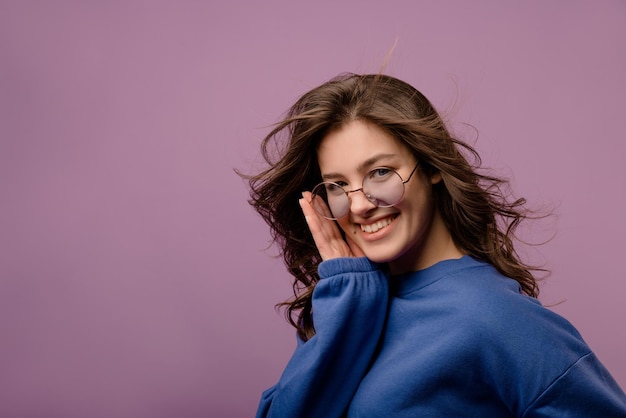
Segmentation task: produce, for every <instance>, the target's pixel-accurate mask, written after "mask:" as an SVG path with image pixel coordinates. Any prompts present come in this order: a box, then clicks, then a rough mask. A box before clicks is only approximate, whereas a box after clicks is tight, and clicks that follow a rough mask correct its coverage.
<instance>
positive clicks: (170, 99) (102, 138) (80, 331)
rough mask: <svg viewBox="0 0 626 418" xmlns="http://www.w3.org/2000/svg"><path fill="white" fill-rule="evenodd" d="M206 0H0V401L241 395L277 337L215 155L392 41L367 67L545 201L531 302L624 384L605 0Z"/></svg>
mask: <svg viewBox="0 0 626 418" xmlns="http://www.w3.org/2000/svg"><path fill="white" fill-rule="evenodd" d="M217 3H218V2H208V1H207V2H200V1H179V2H173V1H168V2H163V1H162V2H153V1H151V2H143V3H142V2H137V1H129V2H127V1H117V2H89V1H84V2H80V1H75V2H71V1H50V2H49V1H10V0H2V1H1V2H0V57H1V63H0V64H1V65H0V192H1V193H0V199H2V201H1V205H0V215H1V217H0V274H1V276H0V415H1V416H3V417H4V416H7V417H9V416H10V417H50V416H59V417H61V416H62V417H86V416H89V417H96V418H97V417H121V418H125V417H129V418H130V417H133V418H137V417H174V416H176V417H206V416H214V417H243V416H251V415H253V413H254V410H255V408H256V405H257V402H258V399H259V396H260V393H261V391H262V390H263V389H265V388H267V387H268V386H270V385H271V384H273V383H274V382H275V380H276V379H278V377H279V375H280V372H281V370H282V368H283V367H284V365H285V363H286V362H287V360H288V358H289V356H290V354H291V351H292V350H293V348H294V345H295V338H294V333H293V330H292V329H291V328H290V327H289V326H288V325H287V324H286V323H285V322H284V321H283V320H282V317H281V315H280V314H279V313H277V312H276V311H275V310H274V308H273V305H274V304H275V303H276V302H278V301H281V300H284V299H285V298H287V297H289V296H290V278H289V276H288V275H287V273H286V272H285V271H284V268H283V266H282V263H281V261H280V260H277V259H275V258H274V255H275V254H276V250H275V249H270V250H266V249H265V248H266V247H267V243H268V238H269V233H268V229H267V227H266V226H265V224H264V223H263V222H262V221H261V220H260V218H259V217H258V216H256V214H255V213H254V212H253V210H252V209H251V208H250V207H248V205H247V203H246V199H247V188H246V184H245V182H243V181H242V180H241V179H240V178H238V177H237V176H236V175H235V174H234V173H233V168H234V167H238V168H241V169H243V170H245V171H249V172H255V171H257V170H258V168H259V167H260V166H261V165H260V162H259V161H260V159H259V156H258V144H259V141H260V139H261V138H262V136H263V135H264V134H265V133H266V132H267V131H268V128H267V126H268V125H269V124H271V123H272V122H275V121H277V120H278V118H279V117H280V115H281V114H282V113H283V112H284V111H285V110H286V109H287V108H288V107H289V105H291V104H292V102H293V101H294V100H295V99H296V98H297V97H298V96H299V95H300V94H302V93H303V92H304V91H306V90H308V89H309V88H311V87H313V86H316V85H318V84H319V83H321V82H323V81H326V80H327V79H329V78H330V77H332V76H334V75H336V74H338V73H340V72H344V71H353V72H377V71H378V70H379V68H380V66H381V64H382V62H383V61H384V58H385V55H386V54H387V52H388V51H389V50H390V49H391V47H392V45H393V44H394V42H395V41H396V39H398V46H397V48H396V50H395V52H394V53H393V56H392V58H391V61H390V64H389V65H388V67H387V68H386V72H387V73H388V74H391V75H395V76H398V77H400V78H402V79H405V80H407V81H409V82H410V83H412V84H413V85H415V86H416V87H418V88H419V89H421V90H422V91H423V92H424V93H425V94H426V95H427V96H429V97H430V98H431V99H432V101H433V102H434V103H435V104H436V105H437V106H438V108H439V109H441V110H442V111H443V112H444V113H445V115H446V118H447V119H448V120H450V121H451V123H452V125H451V126H452V128H453V129H454V130H455V131H456V132H458V133H459V134H460V135H461V136H463V137H465V138H467V139H469V140H470V141H473V138H474V137H475V135H474V132H473V131H472V130H471V129H470V128H468V127H467V125H466V124H471V125H472V126H475V127H476V128H477V129H478V132H479V138H478V140H477V142H476V146H477V148H478V149H479V150H480V151H481V152H482V154H483V157H484V160H485V163H486V165H488V166H490V167H492V168H493V169H494V170H495V171H496V173H498V174H501V175H505V176H509V177H511V178H512V180H513V186H514V188H515V190H516V192H517V194H519V195H523V196H525V197H527V198H528V199H529V201H530V202H531V204H532V206H533V207H537V208H541V207H544V206H546V207H552V208H554V209H555V210H554V211H555V213H557V214H558V218H550V219H547V220H544V221H542V222H539V223H538V224H537V225H536V226H535V227H534V228H531V229H528V230H525V231H524V232H525V237H527V238H528V239H530V240H534V241H541V240H545V239H548V238H550V237H551V235H552V232H553V231H554V230H557V229H558V233H557V235H556V237H555V238H554V239H552V240H551V241H550V242H549V243H547V244H546V245H544V246H542V247H539V248H531V249H529V250H528V251H527V254H528V256H529V257H530V258H531V259H533V260H536V261H540V262H545V263H546V265H547V267H548V268H550V269H551V270H552V271H553V274H552V276H551V277H550V278H549V280H548V282H547V283H546V284H544V285H543V287H542V289H543V293H542V298H541V299H542V300H543V302H544V303H546V304H550V305H555V306H553V307H552V309H554V310H555V311H557V312H559V313H561V314H563V315H565V316H566V317H567V318H568V319H569V320H570V321H572V322H573V323H574V324H575V325H576V326H577V327H578V329H579V330H580V331H581V333H582V334H583V336H584V337H585V339H586V340H587V341H588V343H589V344H590V345H591V347H592V348H593V349H594V350H595V351H596V353H597V354H598V356H599V357H600V359H601V360H602V361H603V362H604V363H605V365H606V366H607V367H608V369H609V370H610V371H611V372H612V373H613V375H614V376H615V378H616V379H617V380H618V382H619V383H620V385H621V386H622V387H626V362H624V360H623V355H624V353H626V331H625V330H624V327H623V323H624V319H625V318H626V304H624V297H623V295H624V293H625V292H626V281H625V279H626V267H625V266H624V244H623V239H624V236H626V222H625V221H624V205H625V204H626V195H625V190H626V188H625V187H624V183H625V181H626V169H625V168H624V161H623V160H624V155H625V154H624V152H625V151H626V146H625V145H624V97H626V83H625V82H624V74H626V3H625V2H624V1H622V0H614V1H610V0H606V1H598V2H593V4H592V2H589V1H567V2H566V1H560V2H559V1H551V2H545V1H531V2H507V4H504V3H505V2H501V1H495V0H494V1H480V2H464V1H443V2H432V1H414V0H406V1H398V2H393V1H392V2H387V3H385V4H386V5H385V6H383V3H381V2H363V1H356V0H355V1H327V2H324V1H321V2H320V1H318V2H307V3H306V4H304V3H303V2H296V1H271V2H260V1H259V2H256V1H248V2H236V1H235V2H230V3H227V2H223V4H220V5H218V4H217ZM435 3H436V4H435ZM559 302H562V303H559ZM546 349H549V347H546Z"/></svg>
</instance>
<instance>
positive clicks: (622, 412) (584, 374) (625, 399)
mask: <svg viewBox="0 0 626 418" xmlns="http://www.w3.org/2000/svg"><path fill="white" fill-rule="evenodd" d="M523 416H524V417H528V418H530V417H533V418H539V417H546V418H547V417H556V416H559V417H580V418H584V417H626V395H624V392H623V391H622V390H621V389H620V387H619V386H618V384H617V382H615V380H614V379H613V377H612V376H611V375H610V374H609V372H608V371H607V370H606V368H604V366H603V365H602V363H600V361H599V360H598V359H597V357H596V356H595V355H594V354H593V353H588V354H586V355H584V356H583V357H581V358H580V359H579V360H578V361H577V362H576V363H574V364H573V365H572V366H571V367H570V368H569V369H568V370H567V371H566V372H565V373H563V375H561V376H559V378H558V379H556V380H555V381H554V382H553V383H552V384H551V385H550V386H549V387H548V388H547V389H546V390H545V391H544V392H543V393H542V394H541V396H539V397H538V398H537V400H535V402H533V404H532V405H530V407H529V408H528V410H527V411H526V412H525V413H524V415H523Z"/></svg>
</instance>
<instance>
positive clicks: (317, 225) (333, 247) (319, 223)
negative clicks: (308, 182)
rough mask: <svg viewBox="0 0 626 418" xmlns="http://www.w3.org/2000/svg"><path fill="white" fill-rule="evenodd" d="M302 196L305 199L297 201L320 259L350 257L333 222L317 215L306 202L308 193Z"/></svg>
mask: <svg viewBox="0 0 626 418" xmlns="http://www.w3.org/2000/svg"><path fill="white" fill-rule="evenodd" d="M303 196H305V197H303V198H302V199H300V200H299V203H300V207H301V208H302V212H303V213H304V217H305V219H306V222H307V225H308V226H309V230H310V231H311V235H312V236H313V241H314V242H315V245H316V246H317V249H318V251H319V253H320V255H321V257H322V259H323V260H328V259H331V258H338V257H351V256H352V251H351V250H350V247H349V246H348V244H347V243H346V242H345V241H344V239H343V237H342V236H341V233H340V232H339V228H338V227H337V225H336V224H335V222H334V221H331V220H329V219H325V218H324V217H323V216H321V215H319V214H318V213H317V211H316V210H315V209H314V208H313V207H312V206H311V203H310V201H309V200H308V198H310V193H304V194H303Z"/></svg>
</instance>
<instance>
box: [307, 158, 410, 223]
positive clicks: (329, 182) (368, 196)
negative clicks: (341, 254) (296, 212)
mask: <svg viewBox="0 0 626 418" xmlns="http://www.w3.org/2000/svg"><path fill="white" fill-rule="evenodd" d="M419 166H420V163H419V161H418V162H417V163H416V164H415V167H413V170H411V173H410V174H409V177H407V179H406V180H403V179H402V176H401V175H400V173H398V171H396V170H394V169H393V168H390V167H385V166H380V167H374V168H372V169H371V170H369V171H368V172H367V173H365V175H364V176H363V182H364V181H365V178H366V177H367V176H368V174H370V173H371V172H372V171H376V170H380V169H381V168H384V169H387V170H391V171H393V172H394V173H395V174H396V175H397V176H398V177H399V178H400V180H401V181H402V195H401V196H400V200H398V201H397V202H395V203H393V204H391V205H377V204H376V203H374V202H372V195H368V194H367V193H365V192H364V191H363V182H361V187H359V188H358V189H354V190H345V189H344V188H343V187H342V186H340V185H339V184H337V183H335V182H334V181H323V182H321V183H318V184H316V185H315V187H313V189H311V190H312V191H314V190H315V189H317V188H318V187H319V186H321V185H323V184H334V185H335V186H337V187H339V188H340V189H342V190H343V192H344V193H345V194H346V197H347V198H348V204H349V202H350V193H355V192H362V193H363V196H365V198H366V199H367V200H368V201H369V202H370V203H372V204H373V205H375V206H376V207H377V208H390V207H392V206H394V205H397V204H398V203H399V202H400V201H401V200H402V198H403V197H404V192H405V190H406V188H405V186H404V185H405V184H407V183H408V182H409V181H410V180H411V178H412V177H413V174H415V172H416V171H417V167H419ZM316 196H319V194H316V193H313V195H312V198H311V201H310V202H309V203H311V205H312V206H314V207H315V205H314V204H313V200H314V199H315V197H316ZM376 200H377V199H376ZM324 203H325V204H328V203H327V202H324ZM328 209H329V211H330V208H328ZM315 211H316V212H317V213H318V214H320V215H321V216H322V217H324V218H325V219H329V220H337V219H340V218H343V217H344V216H346V215H347V214H348V213H349V212H350V208H349V206H348V211H347V212H346V213H345V214H344V215H342V216H339V217H335V218H329V217H327V216H325V215H323V214H321V213H320V212H319V210H317V207H315ZM330 212H331V213H332V211H330Z"/></svg>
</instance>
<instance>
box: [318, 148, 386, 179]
mask: <svg viewBox="0 0 626 418" xmlns="http://www.w3.org/2000/svg"><path fill="white" fill-rule="evenodd" d="M394 157H397V154H385V153H381V154H376V155H374V156H372V157H370V158H368V159H367V160H365V161H363V162H362V163H361V164H359V166H358V167H357V170H358V171H361V172H362V171H365V170H366V169H367V168H369V167H372V166H373V165H376V164H378V163H379V162H380V161H381V160H388V159H390V158H394ZM337 177H341V174H339V173H326V174H324V175H322V179H324V180H328V179H334V178H337Z"/></svg>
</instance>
